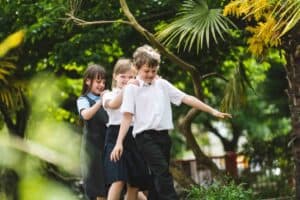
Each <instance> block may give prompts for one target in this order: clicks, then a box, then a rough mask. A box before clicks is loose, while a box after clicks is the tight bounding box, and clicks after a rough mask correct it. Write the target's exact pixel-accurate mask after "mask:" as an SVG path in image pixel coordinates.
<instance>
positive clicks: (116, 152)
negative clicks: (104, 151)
mask: <svg viewBox="0 0 300 200" xmlns="http://www.w3.org/2000/svg"><path fill="white" fill-rule="evenodd" d="M122 153H123V145H122V144H118V143H117V144H116V145H115V147H114V149H113V150H112V152H111V154H110V160H111V161H114V162H117V161H118V160H120V158H121V156H122Z"/></svg>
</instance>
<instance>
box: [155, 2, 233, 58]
mask: <svg viewBox="0 0 300 200" xmlns="http://www.w3.org/2000/svg"><path fill="white" fill-rule="evenodd" d="M230 26H232V27H235V25H234V24H233V23H232V22H231V21H230V20H229V19H228V18H226V17H225V16H223V15H222V10H221V9H210V8H209V7H208V5H207V4H206V2H205V1H203V0H186V1H185V2H184V3H183V5H182V8H181V10H180V12H179V13H178V17H177V18H176V19H175V20H174V21H173V22H172V23H170V24H168V25H166V26H165V27H164V28H163V29H162V30H161V31H159V32H158V33H157V34H156V37H157V39H158V40H160V41H161V42H162V43H163V44H164V45H166V46H170V45H171V44H173V43H175V47H176V48H178V49H180V48H183V50H184V51H185V50H188V51H190V50H191V49H192V47H193V46H196V49H197V53H198V52H199V50H200V49H202V48H203V46H204V45H206V46H207V47H209V46H210V42H211V40H213V41H214V42H215V43H218V40H219V38H221V39H222V40H224V33H225V32H226V31H227V30H228V29H229V28H230ZM176 40H177V41H176Z"/></svg>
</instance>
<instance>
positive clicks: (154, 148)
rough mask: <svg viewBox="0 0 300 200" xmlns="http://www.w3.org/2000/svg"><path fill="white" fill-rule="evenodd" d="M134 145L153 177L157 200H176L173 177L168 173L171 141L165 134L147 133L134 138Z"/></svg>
mask: <svg viewBox="0 0 300 200" xmlns="http://www.w3.org/2000/svg"><path fill="white" fill-rule="evenodd" d="M136 143H137V146H138V148H139V149H140V151H141V153H142V154H143V156H144V158H145V160H146V162H147V164H148V165H149V168H150V170H151V172H152V173H153V176H154V186H155V189H156V191H157V193H158V199H159V200H167V199H170V200H177V199H178V196H177V194H176V192H175V189H174V185H173V177H172V175H171V174H170V172H169V159H170V149H171V139H170V136H169V135H168V133H167V131H166V133H158V132H151V131H147V133H141V134H138V135H137V136H136Z"/></svg>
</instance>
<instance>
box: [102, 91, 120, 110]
mask: <svg viewBox="0 0 300 200" xmlns="http://www.w3.org/2000/svg"><path fill="white" fill-rule="evenodd" d="M122 99H123V91H121V92H120V93H119V94H118V95H117V96H116V97H115V98H113V99H109V100H106V101H104V105H103V106H104V107H105V108H110V109H118V108H119V107H120V106H121V104H122Z"/></svg>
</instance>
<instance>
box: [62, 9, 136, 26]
mask: <svg viewBox="0 0 300 200" xmlns="http://www.w3.org/2000/svg"><path fill="white" fill-rule="evenodd" d="M66 16H68V18H66V19H65V20H66V21H73V22H74V23H75V24H77V25H79V26H86V25H95V24H97V25H99V24H112V23H120V24H128V25H132V24H131V23H130V22H129V21H124V20H120V19H118V20H99V21H85V20H83V19H79V18H77V17H75V16H74V14H73V13H72V12H70V13H66Z"/></svg>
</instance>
